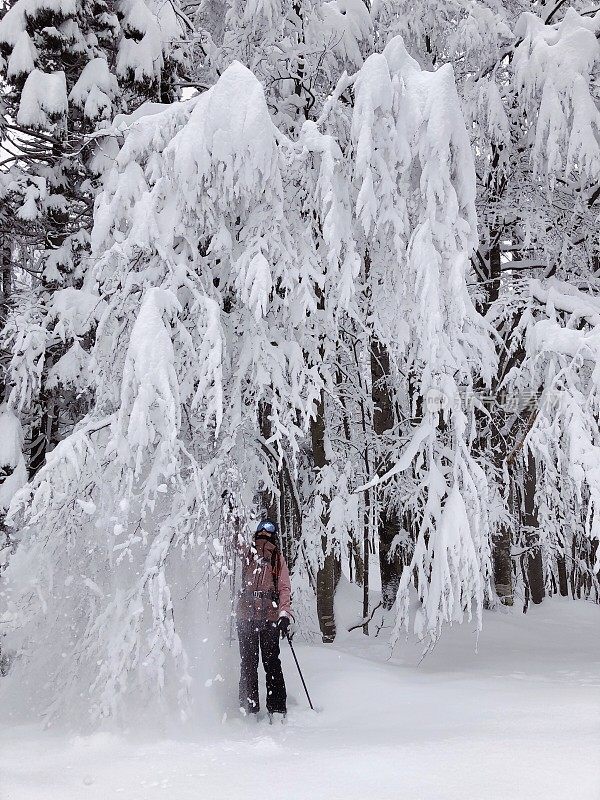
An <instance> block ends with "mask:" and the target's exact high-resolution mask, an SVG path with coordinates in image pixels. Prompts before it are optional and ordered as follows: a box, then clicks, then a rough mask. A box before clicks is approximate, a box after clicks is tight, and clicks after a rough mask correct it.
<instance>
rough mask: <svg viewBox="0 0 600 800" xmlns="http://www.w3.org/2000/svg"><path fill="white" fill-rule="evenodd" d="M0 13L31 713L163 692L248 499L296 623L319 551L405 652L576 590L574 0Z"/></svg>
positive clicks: (3, 358)
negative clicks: (271, 535)
mask: <svg viewBox="0 0 600 800" xmlns="http://www.w3.org/2000/svg"><path fill="white" fill-rule="evenodd" d="M1 8H2V11H1V12H0V13H1V18H0V69H1V73H0V74H1V75H2V84H1V85H2V93H1V95H0V106H1V111H2V114H1V117H0V139H1V143H2V144H1V150H0V168H1V169H0V230H1V233H2V241H1V251H0V261H1V264H0V267H1V269H0V275H1V283H0V287H1V290H2V293H1V295H0V324H1V333H0V370H1V372H0V378H1V381H2V384H3V385H2V393H3V404H2V406H0V462H1V464H0V470H1V481H2V482H1V485H0V512H1V514H2V529H1V536H2V545H1V560H0V565H1V566H0V570H1V572H0V600H1V612H0V613H1V616H0V645H1V648H2V665H3V666H2V669H3V672H4V673H6V676H7V680H10V681H11V682H12V685H13V688H14V686H19V687H21V690H22V691H23V692H25V694H26V696H27V702H28V703H29V704H30V705H31V707H32V708H36V709H39V710H43V711H45V712H47V713H53V712H60V711H62V710H64V709H65V708H69V709H72V708H73V707H75V706H77V707H83V710H84V711H85V713H86V714H87V713H88V712H89V713H91V715H92V717H93V718H95V719H98V718H101V717H106V716H109V715H113V714H117V715H119V714H123V713H126V709H127V707H128V704H130V703H138V704H140V705H142V704H143V703H146V702H148V699H149V698H154V699H155V700H156V699H158V701H159V702H163V703H165V705H166V706H168V707H174V706H177V707H178V708H180V709H181V711H182V712H183V713H186V710H187V708H188V706H189V702H190V696H191V694H193V692H192V684H193V664H192V659H191V657H190V654H191V653H192V652H196V649H197V643H196V638H197V631H196V627H195V626H196V625H197V622H198V617H199V616H200V617H201V616H203V615H204V614H206V613H208V609H212V611H211V613H213V614H215V608H216V609H217V611H216V614H217V618H218V620H220V622H219V624H220V625H221V626H222V629H223V633H224V635H225V633H226V632H227V630H228V629H229V627H230V625H231V617H230V611H231V596H232V593H233V591H234V582H235V579H236V575H235V566H234V561H235V559H234V551H235V544H236V539H237V537H238V536H242V537H245V538H247V537H249V536H250V533H251V531H252V530H253V525H254V524H255V521H256V519H258V518H259V517H260V516H261V515H262V514H265V513H268V514H269V515H270V516H272V517H275V518H276V519H277V520H278V521H279V524H280V527H281V532H282V542H283V548H284V553H285V556H286V558H287V560H288V562H289V564H290V567H291V569H292V571H293V584H294V607H295V609H296V616H297V625H298V627H299V629H300V632H301V633H302V632H303V631H304V633H305V634H306V635H310V629H311V619H312V617H311V615H312V614H313V609H315V608H316V615H317V616H316V620H317V622H318V629H319V633H320V636H321V637H322V640H323V641H324V642H332V641H334V639H335V637H336V619H335V613H334V596H335V591H336V586H337V585H338V582H339V581H340V576H341V574H342V572H344V573H345V574H346V575H347V576H348V578H349V580H350V581H351V582H352V583H353V584H356V585H358V586H359V587H362V591H363V595H364V603H363V616H362V618H361V619H359V620H358V627H359V628H360V627H361V626H362V628H363V631H364V633H366V634H370V635H373V634H374V630H373V626H371V628H369V623H370V618H371V616H372V614H373V612H374V610H375V609H376V607H377V605H378V604H379V603H381V607H382V608H383V609H386V610H389V611H390V613H391V614H392V618H393V620H394V625H393V629H391V630H390V632H389V634H390V635H391V641H392V643H393V642H395V641H396V640H397V639H398V637H400V636H403V635H404V632H405V631H410V632H411V633H416V634H417V635H418V636H419V637H421V638H422V640H423V642H424V646H425V647H426V648H428V647H431V646H432V645H433V644H434V643H435V642H436V641H437V640H438V638H439V636H440V634H441V632H442V629H443V627H444V626H446V625H448V624H451V623H453V622H460V621H462V620H463V619H464V618H469V619H470V618H473V619H474V620H475V625H474V626H473V627H474V628H478V627H480V626H481V624H482V620H483V609H484V608H494V607H498V606H500V605H502V604H504V605H507V606H512V605H515V606H518V607H519V608H522V609H523V610H524V611H526V610H527V608H528V607H529V605H530V604H531V603H533V604H539V603H541V602H542V601H543V599H544V598H545V597H547V596H549V595H553V594H560V595H563V596H569V597H572V598H584V599H587V600H591V601H594V602H599V601H600V585H599V574H600V563H599V554H598V540H599V538H600V516H599V515H600V506H599V503H600V427H599V414H600V367H599V366H598V361H599V357H600V299H599V297H598V288H599V285H600V239H599V235H600V225H599V223H598V205H599V203H600V110H599V103H600V96H599V82H598V79H599V77H600V44H599V37H600V12H598V10H597V9H596V8H595V7H594V5H593V4H590V3H589V2H584V1H583V0H582V2H578V3H575V4H572V5H568V4H567V3H565V0H558V2H555V3H554V2H553V3H548V4H545V3H540V2H527V0H515V1H514V2H512V1H511V2H502V3H501V2H494V1H493V0H489V2H479V1H478V0H417V1H416V2H411V3H408V2H404V0H378V1H377V2H376V1H375V0H373V2H372V3H367V2H363V0H330V1H329V2H322V1H321V0H289V1H287V2H286V0H247V1H246V2H245V1H244V0H190V2H186V1H185V0H180V1H178V0H169V2H162V0H161V1H160V2H159V0H156V2H154V0H106V1H105V0H11V1H9V2H3V3H2V6H1ZM370 553H371V554H373V555H376V556H377V557H378V565H377V566H378V574H377V575H374V574H373V567H374V565H375V561H374V560H373V559H370V558H369V554H370ZM379 584H381V597H380V598H379V600H378V602H377V603H374V601H373V593H372V591H371V592H370V591H369V589H370V586H371V587H372V586H373V585H377V586H379ZM313 627H315V626H314V625H313ZM380 635H382V636H383V635H387V634H383V633H381V634H380Z"/></svg>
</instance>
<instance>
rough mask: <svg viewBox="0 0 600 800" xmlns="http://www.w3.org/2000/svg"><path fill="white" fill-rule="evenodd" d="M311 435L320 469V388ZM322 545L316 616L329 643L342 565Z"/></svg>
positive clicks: (322, 443) (322, 415)
mask: <svg viewBox="0 0 600 800" xmlns="http://www.w3.org/2000/svg"><path fill="white" fill-rule="evenodd" d="M310 436H311V442H312V451H313V464H314V466H315V469H316V470H320V469H323V467H325V466H326V465H327V454H326V452H325V394H324V392H323V391H321V396H320V398H319V402H318V404H317V408H316V415H315V418H314V419H313V420H312V421H311V425H310ZM329 500H330V498H328V497H323V507H324V511H323V515H322V517H321V524H322V526H323V528H326V527H327V524H328V522H329V510H328V509H329ZM321 547H322V548H323V566H322V567H320V568H319V569H318V571H317V617H318V619H319V628H320V629H321V637H322V639H323V642H325V643H330V642H333V640H334V639H335V634H336V627H335V610H334V599H335V590H336V588H337V584H338V581H339V579H340V574H341V564H340V560H339V558H336V556H335V554H334V553H333V552H331V551H330V550H329V548H328V544H327V537H326V536H322V538H321Z"/></svg>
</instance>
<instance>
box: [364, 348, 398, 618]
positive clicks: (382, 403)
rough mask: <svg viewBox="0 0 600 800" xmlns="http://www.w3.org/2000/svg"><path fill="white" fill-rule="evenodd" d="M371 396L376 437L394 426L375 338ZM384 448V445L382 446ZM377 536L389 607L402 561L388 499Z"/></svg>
mask: <svg viewBox="0 0 600 800" xmlns="http://www.w3.org/2000/svg"><path fill="white" fill-rule="evenodd" d="M370 350H371V397H372V400H373V430H374V431H375V434H376V436H378V437H380V438H381V437H382V436H383V435H384V434H385V433H386V431H389V430H391V428H393V426H394V420H395V416H394V406H393V403H392V396H391V393H390V390H389V380H390V356H389V353H388V351H387V348H386V347H385V346H384V345H383V344H382V343H381V342H379V341H378V340H377V339H376V338H373V339H372V341H371V348H370ZM384 448H385V445H384ZM390 466H391V464H390V463H389V459H388V458H387V456H386V457H384V459H383V460H382V463H381V465H380V468H379V470H378V472H379V474H384V473H385V472H387V471H388V469H389V468H390ZM377 533H378V538H379V569H380V571H381V594H382V602H383V607H384V608H387V609H389V608H391V607H392V606H393V605H394V602H395V600H396V594H397V592H398V586H399V584H400V577H401V575H402V562H401V559H400V557H399V555H398V553H397V552H396V554H395V555H392V551H391V548H392V543H393V541H394V539H395V538H396V537H397V536H398V534H399V533H400V520H399V518H398V513H397V512H396V510H395V509H394V508H392V506H391V504H390V502H389V500H385V499H384V498H380V511H379V519H378V520H377Z"/></svg>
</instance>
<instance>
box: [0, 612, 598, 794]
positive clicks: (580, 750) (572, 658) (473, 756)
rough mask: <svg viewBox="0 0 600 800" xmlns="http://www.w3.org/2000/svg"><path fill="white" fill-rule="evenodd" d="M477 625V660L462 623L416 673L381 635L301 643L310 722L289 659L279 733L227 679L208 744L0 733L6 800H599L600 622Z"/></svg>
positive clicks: (129, 736) (564, 617)
mask: <svg viewBox="0 0 600 800" xmlns="http://www.w3.org/2000/svg"><path fill="white" fill-rule="evenodd" d="M484 622H485V624H484V631H483V633H482V634H481V636H480V639H479V652H478V653H475V652H474V639H473V636H472V633H471V632H470V630H469V626H468V625H465V626H463V627H462V629H456V628H455V629H452V630H449V631H446V632H445V634H444V636H443V638H442V640H441V641H440V642H439V643H438V645H437V647H436V648H435V650H434V651H433V652H432V653H431V654H430V655H429V656H427V658H426V659H425V660H424V661H422V662H421V663H419V660H420V648H419V646H417V645H415V644H404V645H402V646H401V647H400V648H399V649H398V650H397V651H396V653H395V654H394V656H393V657H392V658H391V659H389V660H387V656H388V655H389V654H388V653H387V650H386V647H385V643H384V642H383V641H382V636H384V633H383V632H382V634H381V635H380V636H379V637H377V638H374V639H366V637H363V636H362V634H361V632H360V631H355V632H354V633H352V634H350V635H344V636H340V640H339V643H336V644H335V645H334V646H324V645H320V644H315V645H306V644H305V645H303V644H301V643H298V644H297V647H296V649H297V653H298V656H299V659H300V663H301V664H302V666H303V668H304V671H305V674H306V678H307V681H308V684H309V689H310V690H311V692H312V695H313V700H314V702H315V705H316V706H317V707H318V708H319V709H320V710H319V711H318V713H314V712H311V711H310V710H309V709H308V708H307V707H306V701H305V698H304V695H303V692H302V687H301V684H300V682H299V679H298V677H297V674H296V671H295V667H294V664H293V661H292V658H291V655H290V653H289V649H288V648H287V645H286V647H285V649H284V661H285V670H286V676H287V681H288V691H289V694H290V713H289V724H288V725H287V726H281V725H277V726H273V727H269V725H268V724H267V721H266V720H262V721H261V722H259V723H258V724H257V723H255V722H254V721H253V722H247V721H242V720H240V719H238V718H236V717H235V715H233V714H232V709H233V706H234V696H235V680H236V676H235V675H231V676H225V680H224V682H223V683H221V682H218V690H219V691H220V692H221V697H223V698H225V697H229V698H230V701H229V713H228V716H227V718H226V719H225V720H224V721H222V722H218V723H215V722H214V720H213V722H212V723H211V725H210V726H209V727H208V729H206V728H205V729H204V730H202V729H201V728H200V727H198V729H194V730H188V731H187V732H186V733H185V734H182V733H179V734H177V735H175V734H173V733H171V734H170V735H168V736H160V737H157V736H156V735H150V734H149V733H148V732H146V733H144V732H140V731H137V732H128V733H125V734H115V733H107V732H102V733H95V734H92V735H89V736H82V735H75V734H67V733H64V732H63V733H60V732H58V731H54V730H52V729H51V730H49V731H45V732H43V731H42V730H41V729H40V728H39V726H34V725H6V724H4V725H3V726H2V730H1V731H0V775H1V778H0V780H1V783H0V798H1V800H107V798H113V797H114V798H119V797H122V798H126V800H153V798H168V799H169V800H238V799H239V800H241V799H242V798H244V800H249V799H253V798H259V797H260V798H264V797H280V798H282V800H338V799H339V800H400V799H401V800H446V799H448V800H450V799H452V800H454V799H455V798H460V800H483V798H485V800H496V798H497V800H500V799H502V800H506V798H510V800H537V799H538V798H539V800H542V799H543V800H600V635H599V634H600V608H599V607H598V606H594V605H592V604H589V603H584V602H579V603H575V602H571V601H562V600H556V599H555V600H551V601H546V602H544V604H543V605H542V606H541V607H538V608H532V609H531V610H530V611H529V613H528V614H527V615H526V616H523V615H521V614H520V613H519V612H517V611H515V612H514V613H502V612H500V613H492V612H488V613H486V618H485V621H484ZM214 688H215V687H214V686H213V687H206V693H207V695H209V694H210V692H211V691H212V690H213V689H214ZM213 696H214V695H213ZM225 702H227V701H225ZM222 710H223V709H220V712H221V711H222ZM213 711H214V709H213ZM213 718H215V719H216V717H215V715H214V714H213Z"/></svg>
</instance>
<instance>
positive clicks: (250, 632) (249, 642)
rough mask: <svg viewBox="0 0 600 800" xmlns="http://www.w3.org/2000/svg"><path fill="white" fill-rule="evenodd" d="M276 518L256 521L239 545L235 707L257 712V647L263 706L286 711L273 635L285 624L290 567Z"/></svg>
mask: <svg viewBox="0 0 600 800" xmlns="http://www.w3.org/2000/svg"><path fill="white" fill-rule="evenodd" d="M277 532H278V528H277V523H276V522H273V521H271V520H269V519H265V520H263V521H262V522H260V523H259V524H258V527H257V529H256V533H255V537H254V545H253V546H252V547H250V548H248V549H246V550H244V551H242V586H241V590H240V596H239V600H238V605H237V613H236V617H237V631H238V639H239V644H240V657H241V668H240V709H241V711H242V713H244V714H257V713H258V711H259V698H258V653H259V649H260V653H261V656H262V663H263V667H264V669H265V675H266V681H267V711H268V713H269V717H270V719H271V720H272V718H273V714H282V715H283V716H284V717H285V714H286V712H287V705H286V702H287V695H286V690H285V681H284V679H283V670H282V668H281V661H280V659H279V637H280V636H281V638H283V637H284V636H286V635H287V630H288V627H289V624H290V616H291V608H290V599H291V584H290V573H289V570H288V566H287V564H286V562H285V559H284V557H283V554H282V553H281V550H280V549H279V544H278V540H277Z"/></svg>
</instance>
